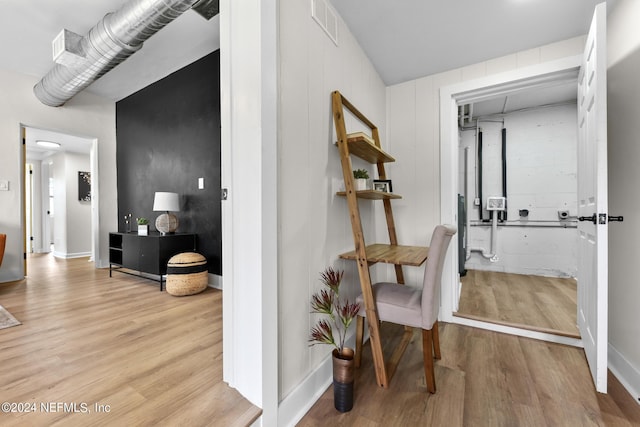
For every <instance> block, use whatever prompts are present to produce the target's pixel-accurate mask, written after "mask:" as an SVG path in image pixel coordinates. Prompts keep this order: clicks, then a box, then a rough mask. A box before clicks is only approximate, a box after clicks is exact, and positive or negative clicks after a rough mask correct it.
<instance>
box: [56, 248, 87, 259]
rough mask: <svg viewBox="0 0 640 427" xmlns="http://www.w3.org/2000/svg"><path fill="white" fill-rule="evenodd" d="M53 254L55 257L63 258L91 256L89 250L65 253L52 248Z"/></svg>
mask: <svg viewBox="0 0 640 427" xmlns="http://www.w3.org/2000/svg"><path fill="white" fill-rule="evenodd" d="M54 248H55V247H54ZM53 256H54V257H56V258H63V259H70V258H83V257H90V256H91V252H76V253H66V252H57V251H56V250H55V249H54V251H53Z"/></svg>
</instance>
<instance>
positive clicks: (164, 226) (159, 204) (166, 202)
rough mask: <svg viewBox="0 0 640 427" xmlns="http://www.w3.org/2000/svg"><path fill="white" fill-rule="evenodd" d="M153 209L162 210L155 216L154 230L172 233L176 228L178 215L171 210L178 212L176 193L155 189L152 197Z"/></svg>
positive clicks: (178, 203)
mask: <svg viewBox="0 0 640 427" xmlns="http://www.w3.org/2000/svg"><path fill="white" fill-rule="evenodd" d="M153 210H154V211H164V213H163V214H161V215H160V216H158V218H156V230H158V231H159V232H160V233H161V234H163V235H164V234H172V233H175V232H176V230H177V229H178V224H179V222H178V217H177V216H175V215H174V214H172V213H171V212H180V201H179V200H178V193H168V192H166V191H156V194H155V196H154V198H153Z"/></svg>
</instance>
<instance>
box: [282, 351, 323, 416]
mask: <svg viewBox="0 0 640 427" xmlns="http://www.w3.org/2000/svg"><path fill="white" fill-rule="evenodd" d="M332 382H333V366H332V360H331V354H329V355H328V357H327V358H326V359H324V360H323V361H322V363H321V364H320V365H319V366H318V367H317V368H316V370H315V371H313V372H312V373H311V374H309V376H307V377H306V378H305V379H304V380H303V381H302V382H301V383H300V384H298V386H297V387H296V388H295V389H294V390H293V391H292V392H291V393H289V395H288V396H287V397H285V398H284V400H282V402H280V405H279V406H278V425H280V426H295V425H296V424H297V423H298V421H300V420H301V419H302V417H304V415H305V414H306V413H307V412H308V411H309V409H311V407H312V406H313V405H314V404H315V403H316V401H317V400H318V399H320V396H322V394H323V393H324V392H325V391H326V390H327V388H328V387H329V386H330V385H331V383H332Z"/></svg>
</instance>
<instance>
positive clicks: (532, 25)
mask: <svg viewBox="0 0 640 427" xmlns="http://www.w3.org/2000/svg"><path fill="white" fill-rule="evenodd" d="M330 1H331V3H332V5H333V6H334V8H335V9H336V10H337V11H338V13H339V14H340V16H342V18H343V20H344V21H345V22H346V24H347V26H348V27H349V29H350V30H351V32H352V33H353V34H354V36H355V38H356V39H357V40H358V42H359V43H360V46H362V48H363V49H364V51H365V52H366V53H367V56H368V57H369V59H370V60H371V62H372V63H373V65H374V67H375V68H376V69H377V70H378V73H379V74H380V76H381V77H382V80H383V81H384V82H385V84H387V85H393V84H396V83H400V82H404V81H408V80H413V79H415V78H417V77H422V76H427V75H431V74H436V73H439V72H442V71H446V70H452V69H455V68H459V67H463V66H466V65H471V64H476V63H478V62H482V61H486V60H488V59H492V58H498V57H501V56H504V55H508V54H511V53H515V52H518V51H523V50H528V49H532V48H534V47H538V46H542V45H545V44H549V43H553V42H557V41H560V40H566V39H568V38H571V37H575V36H580V35H583V34H586V33H587V32H588V30H589V24H590V23H591V17H592V16H593V10H594V7H595V5H596V4H598V3H602V2H603V1H604V0H439V1H438V0H397V1H389V0H330ZM606 2H607V7H608V8H609V10H610V9H611V8H612V7H613V6H614V3H615V0H607V1H606Z"/></svg>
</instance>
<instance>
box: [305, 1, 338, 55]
mask: <svg viewBox="0 0 640 427" xmlns="http://www.w3.org/2000/svg"><path fill="white" fill-rule="evenodd" d="M311 16H312V17H313V19H314V20H315V21H316V22H317V23H318V24H319V25H320V27H322V29H323V30H324V32H325V33H327V35H328V36H329V38H330V39H331V40H333V42H334V43H335V44H336V46H337V45H338V16H337V15H336V13H335V12H334V11H333V9H331V7H329V5H328V4H327V2H326V0H311Z"/></svg>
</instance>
